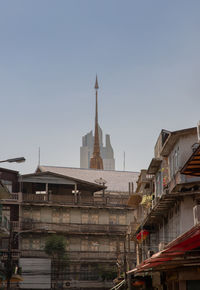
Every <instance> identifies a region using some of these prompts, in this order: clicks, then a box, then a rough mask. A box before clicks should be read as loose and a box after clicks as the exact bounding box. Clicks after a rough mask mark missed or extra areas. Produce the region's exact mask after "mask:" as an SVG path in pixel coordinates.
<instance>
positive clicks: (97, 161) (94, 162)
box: [90, 76, 103, 169]
mask: <svg viewBox="0 0 200 290" xmlns="http://www.w3.org/2000/svg"><path fill="white" fill-rule="evenodd" d="M94 88H95V90H96V111H95V131H94V150H93V156H92V158H91V159H90V168H92V169H103V160H102V158H101V155H100V146H99V131H98V89H99V85H98V80H97V76H96V81H95V86H94Z"/></svg>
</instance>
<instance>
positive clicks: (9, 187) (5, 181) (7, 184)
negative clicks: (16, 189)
mask: <svg viewBox="0 0 200 290" xmlns="http://www.w3.org/2000/svg"><path fill="white" fill-rule="evenodd" d="M1 182H2V183H3V184H4V185H5V186H6V187H7V189H8V191H9V192H12V181H10V180H3V179H2V180H1Z"/></svg>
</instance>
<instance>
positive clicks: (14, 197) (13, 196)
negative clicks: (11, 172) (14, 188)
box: [1, 192, 22, 204]
mask: <svg viewBox="0 0 200 290" xmlns="http://www.w3.org/2000/svg"><path fill="white" fill-rule="evenodd" d="M21 200H22V193H21V192H17V193H16V192H15V193H14V192H12V193H10V196H9V198H6V199H1V203H2V204H12V203H18V202H20V201H21Z"/></svg>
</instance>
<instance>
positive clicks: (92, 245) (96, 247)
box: [90, 241, 99, 252]
mask: <svg viewBox="0 0 200 290" xmlns="http://www.w3.org/2000/svg"><path fill="white" fill-rule="evenodd" d="M90 249H91V251H95V252H97V251H98V250H99V243H98V242H97V241H92V242H91V243H90Z"/></svg>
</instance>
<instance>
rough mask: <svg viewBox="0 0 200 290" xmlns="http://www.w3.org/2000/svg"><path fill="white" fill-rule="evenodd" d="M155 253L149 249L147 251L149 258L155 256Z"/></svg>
mask: <svg viewBox="0 0 200 290" xmlns="http://www.w3.org/2000/svg"><path fill="white" fill-rule="evenodd" d="M153 254H154V251H151V250H148V252H147V258H148V259H149V258H151V256H153Z"/></svg>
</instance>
